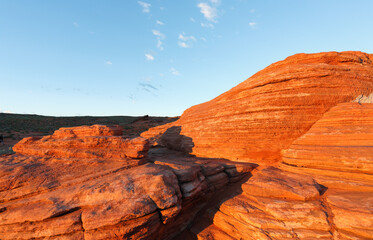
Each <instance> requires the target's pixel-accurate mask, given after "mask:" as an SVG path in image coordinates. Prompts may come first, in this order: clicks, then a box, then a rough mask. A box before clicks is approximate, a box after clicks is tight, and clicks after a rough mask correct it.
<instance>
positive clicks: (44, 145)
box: [13, 125, 149, 159]
mask: <svg viewBox="0 0 373 240" xmlns="http://www.w3.org/2000/svg"><path fill="white" fill-rule="evenodd" d="M122 134H123V129H122V127H120V126H103V125H93V126H82V127H73V128H61V129H59V130H57V131H55V132H54V134H53V135H51V136H45V137H42V138H39V137H28V138H24V139H22V140H21V141H20V142H19V143H17V144H16V145H15V146H14V147H13V150H14V151H15V152H16V153H19V154H24V155H34V156H40V157H48V156H53V157H65V158H83V159H88V158H110V159H126V158H142V157H144V156H145V154H146V153H147V151H148V149H149V144H148V140H146V139H144V138H142V137H138V138H134V139H124V138H123V137H122Z"/></svg>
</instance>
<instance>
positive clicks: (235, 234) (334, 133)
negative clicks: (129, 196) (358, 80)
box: [191, 103, 373, 240]
mask: <svg viewBox="0 0 373 240" xmlns="http://www.w3.org/2000/svg"><path fill="white" fill-rule="evenodd" d="M282 154H283V157H282V161H281V164H279V165H278V166H277V168H275V167H268V168H264V169H262V170H260V171H258V172H257V173H256V174H254V176H253V177H252V178H250V179H249V180H248V181H247V182H246V183H244V184H243V185H242V191H243V192H242V193H241V194H239V195H237V196H234V197H231V198H230V199H226V200H224V201H222V203H221V205H220V206H219V207H218V209H217V211H215V213H214V214H213V215H210V216H209V215H207V216H205V218H210V221H211V223H212V224H211V225H210V226H208V227H206V228H203V229H201V228H199V226H198V224H195V225H194V226H193V227H192V228H191V231H192V232H193V233H194V234H195V235H196V236H198V239H253V240H254V239H255V240H258V239H289V240H290V239H372V238H373V165H372V163H373V104H371V103H368V104H366V103H363V104H359V103H341V104H339V105H337V106H335V107H333V108H331V109H330V110H329V111H328V112H327V113H325V114H324V116H323V117H322V118H321V119H320V120H319V121H317V122H316V123H315V124H314V125H313V126H312V127H311V129H310V130H309V131H308V132H307V133H306V134H304V135H303V136H301V137H300V138H298V139H296V140H295V141H294V142H293V143H292V144H291V146H290V147H289V148H288V149H285V150H283V151H282Z"/></svg>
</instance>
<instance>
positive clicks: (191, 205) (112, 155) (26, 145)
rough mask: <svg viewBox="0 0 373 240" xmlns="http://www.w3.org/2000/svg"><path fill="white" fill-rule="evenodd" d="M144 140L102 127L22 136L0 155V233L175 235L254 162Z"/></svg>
mask: <svg viewBox="0 0 373 240" xmlns="http://www.w3.org/2000/svg"><path fill="white" fill-rule="evenodd" d="M147 146H148V144H147V140H145V139H142V138H141V141H139V140H138V139H123V138H122V136H121V131H120V128H118V127H108V126H98V125H95V126H83V127H76V128H64V129H60V130H58V131H56V132H55V133H54V134H53V135H52V136H46V137H43V138H41V139H33V138H31V139H30V138H28V139H24V140H22V141H21V142H19V143H18V144H17V145H16V146H15V148H14V149H15V151H16V152H17V154H15V155H11V156H6V157H1V158H0V239H36V238H37V239H115V238H118V237H119V238H124V239H170V238H172V237H173V236H175V235H177V234H178V233H179V232H180V231H181V230H183V229H184V228H186V227H187V226H188V225H189V224H190V222H191V221H192V220H193V219H194V217H195V215H196V214H197V213H198V211H199V210H200V209H201V208H203V207H204V206H205V205H206V203H207V202H209V199H211V198H213V196H214V194H216V193H217V192H219V191H221V190H222V189H224V188H225V187H226V186H227V185H229V184H232V183H233V182H237V181H239V180H241V179H242V178H243V177H245V176H247V175H248V174H249V173H250V172H251V171H252V170H253V169H254V168H255V167H256V165H255V164H250V163H234V162H231V161H228V160H224V159H202V158H197V157H193V156H188V155H185V154H182V153H178V152H174V151H170V150H168V149H165V148H154V149H152V150H151V151H150V152H149V154H148V151H147V150H148V147H147ZM144 151H145V152H144ZM128 152H130V153H131V154H128ZM145 155H148V157H147V158H145V157H144V156H145ZM131 157H133V158H131Z"/></svg>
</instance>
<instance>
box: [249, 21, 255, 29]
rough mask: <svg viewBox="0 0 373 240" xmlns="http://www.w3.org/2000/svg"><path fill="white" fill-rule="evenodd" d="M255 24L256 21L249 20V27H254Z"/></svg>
mask: <svg viewBox="0 0 373 240" xmlns="http://www.w3.org/2000/svg"><path fill="white" fill-rule="evenodd" d="M256 25H257V23H256V22H249V26H250V27H251V28H255V27H256Z"/></svg>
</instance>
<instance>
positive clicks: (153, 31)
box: [152, 29, 166, 39]
mask: <svg viewBox="0 0 373 240" xmlns="http://www.w3.org/2000/svg"><path fill="white" fill-rule="evenodd" d="M152 33H153V34H154V35H155V36H157V37H159V38H161V39H165V38H166V36H165V35H164V34H163V33H161V32H160V31H158V30H154V29H153V30H152Z"/></svg>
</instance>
